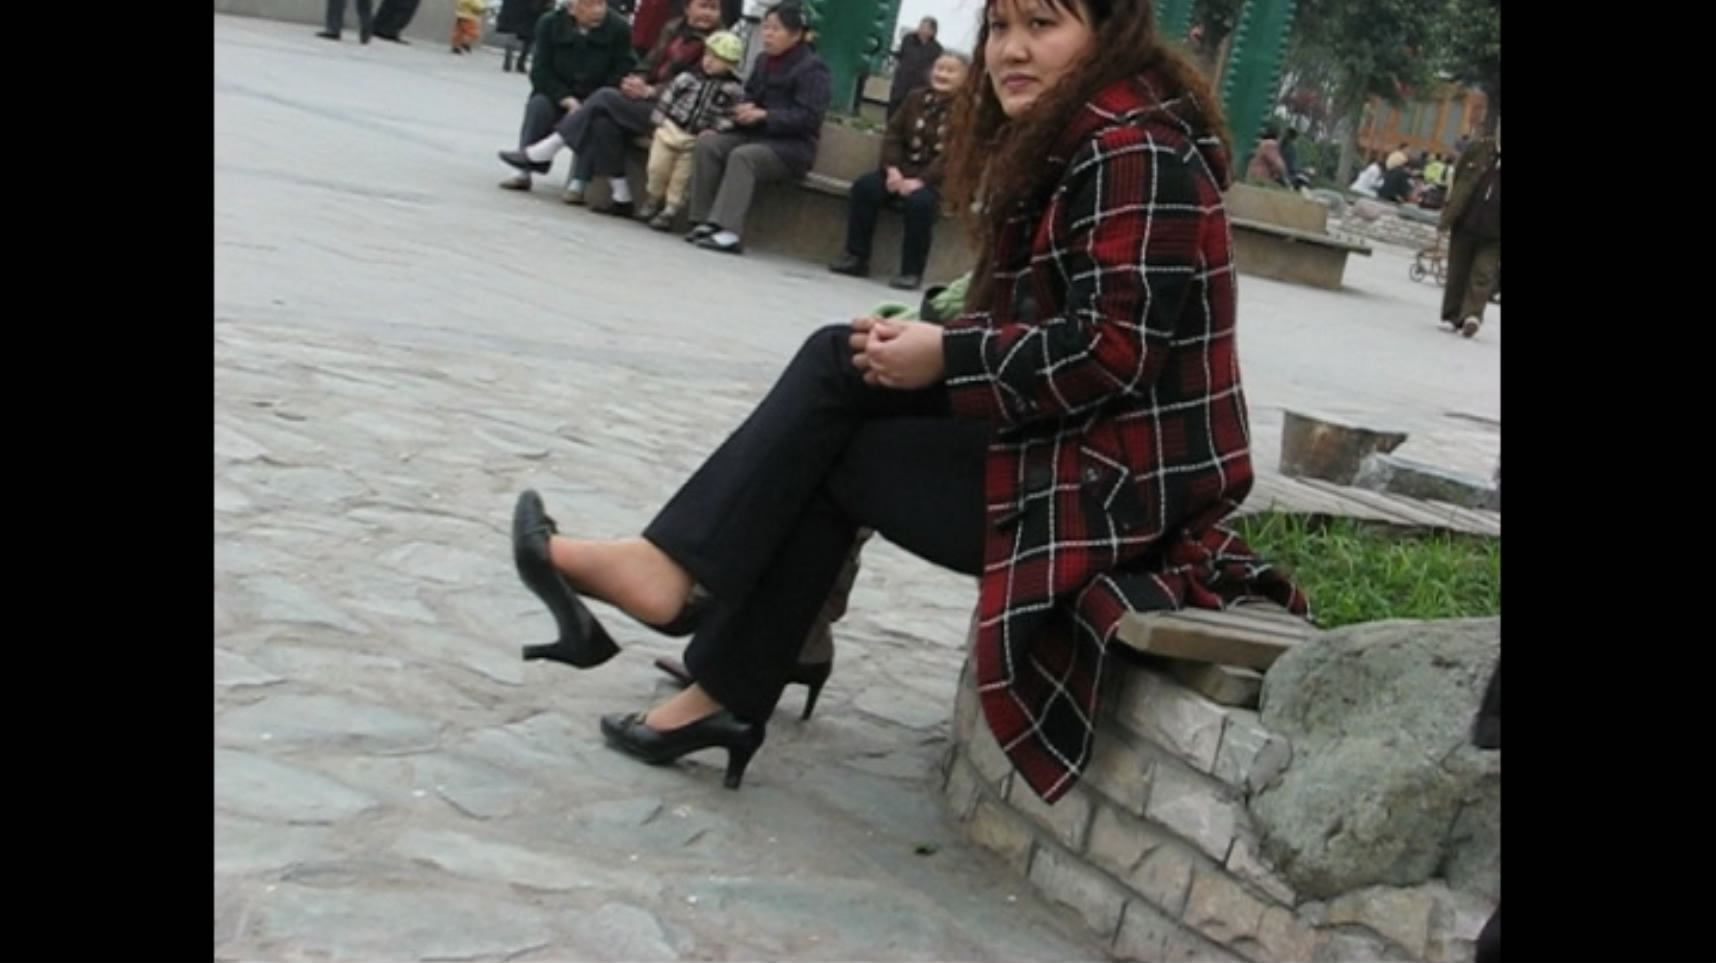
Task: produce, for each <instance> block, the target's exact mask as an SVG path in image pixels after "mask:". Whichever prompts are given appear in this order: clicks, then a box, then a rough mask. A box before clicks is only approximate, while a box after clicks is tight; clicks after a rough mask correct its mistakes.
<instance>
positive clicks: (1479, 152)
mask: <svg viewBox="0 0 1716 963" xmlns="http://www.w3.org/2000/svg"><path fill="white" fill-rule="evenodd" d="M1500 163H1501V148H1499V147H1497V146H1496V142H1495V138H1493V137H1481V138H1479V139H1477V140H1474V141H1472V142H1471V143H1470V144H1468V145H1466V149H1465V151H1463V152H1462V153H1461V154H1460V159H1459V160H1457V161H1455V162H1454V186H1453V187H1452V188H1451V189H1450V190H1449V191H1448V201H1447V203H1445V204H1443V205H1442V218H1441V224H1440V225H1439V226H1440V227H1441V229H1442V230H1444V231H1447V230H1452V229H1453V228H1455V227H1458V226H1460V222H1461V220H1463V219H1464V217H1465V214H1466V209H1467V208H1468V207H1470V206H1471V204H1472V198H1473V197H1474V196H1475V195H1476V194H1477V192H1478V188H1479V187H1480V186H1483V185H1484V181H1485V180H1486V179H1487V177H1488V175H1489V174H1490V173H1491V172H1492V171H1494V170H1495V169H1496V167H1497V166H1498V165H1499V164H1500ZM1498 193H1499V192H1498ZM1499 218H1500V215H1499V214H1498V215H1497V220H1498V229H1497V231H1496V237H1497V238H1500V237H1501V231H1500V230H1499Z"/></svg>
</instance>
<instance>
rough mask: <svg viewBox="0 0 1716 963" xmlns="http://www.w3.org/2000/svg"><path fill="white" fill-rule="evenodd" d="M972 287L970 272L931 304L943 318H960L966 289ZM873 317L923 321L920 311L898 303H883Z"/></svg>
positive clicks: (872, 314) (873, 311) (950, 283)
mask: <svg viewBox="0 0 1716 963" xmlns="http://www.w3.org/2000/svg"><path fill="white" fill-rule="evenodd" d="M970 285H971V273H970V272H969V271H968V272H966V273H965V274H962V275H960V276H959V277H958V278H955V279H954V280H953V281H951V282H949V283H948V285H947V287H945V288H943V289H942V290H940V291H937V292H936V294H935V297H932V298H930V304H932V305H934V306H935V312H936V315H937V316H938V317H941V318H944V319H945V318H954V317H958V316H959V313H960V310H961V309H962V308H964V306H965V289H966V288H967V287H969V286H970ZM870 315H871V317H876V318H887V319H888V320H890V321H921V320H923V319H922V318H920V317H918V309H917V308H915V307H912V306H911V305H909V304H901V303H900V302H898V301H883V302H882V303H881V304H878V305H876V307H875V308H874V309H872V310H871V312H870Z"/></svg>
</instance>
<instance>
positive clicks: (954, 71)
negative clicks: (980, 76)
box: [930, 57, 965, 94]
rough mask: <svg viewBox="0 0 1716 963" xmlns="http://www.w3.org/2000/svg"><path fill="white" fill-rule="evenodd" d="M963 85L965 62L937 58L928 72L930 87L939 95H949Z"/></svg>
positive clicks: (957, 59)
mask: <svg viewBox="0 0 1716 963" xmlns="http://www.w3.org/2000/svg"><path fill="white" fill-rule="evenodd" d="M963 83H965V61H963V60H960V59H959V58H958V57H938V58H937V59H936V62H935V67H934V68H933V69H931V70H930V87H932V88H934V89H935V90H936V91H937V92H939V93H944V94H945V93H949V92H951V91H954V90H958V89H959V85H960V84H963Z"/></svg>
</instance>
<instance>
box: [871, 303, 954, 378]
mask: <svg viewBox="0 0 1716 963" xmlns="http://www.w3.org/2000/svg"><path fill="white" fill-rule="evenodd" d="M851 343H852V363H853V364H854V365H856V366H857V367H858V370H859V371H862V372H863V373H864V381H865V382H866V383H868V384H873V385H881V386H882V387H884V388H898V389H902V390H907V391H909V390H914V389H917V388H927V387H929V386H930V385H933V384H935V383H936V382H938V381H940V380H942V377H943V375H945V374H946V371H945V368H944V365H943V359H942V352H941V328H940V327H938V326H937V325H933V324H929V323H927V322H924V321H890V320H888V319H886V318H858V319H856V320H854V321H853V322H852V339H851Z"/></svg>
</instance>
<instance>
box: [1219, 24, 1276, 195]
mask: <svg viewBox="0 0 1716 963" xmlns="http://www.w3.org/2000/svg"><path fill="white" fill-rule="evenodd" d="M1292 26H1293V0H1245V9H1244V10H1243V11H1241V13H1240V15H1239V25H1238V26H1237V27H1235V28H1234V31H1233V51H1232V52H1231V53H1230V54H1228V58H1227V69H1226V70H1225V72H1224V74H1223V76H1222V85H1221V100H1222V109H1223V110H1224V111H1225V112H1226V114H1227V122H1228V126H1229V133H1231V134H1232V135H1233V154H1234V169H1235V170H1237V171H1239V172H1240V173H1241V176H1243V173H1244V171H1245V166H1246V165H1247V164H1248V163H1250V162H1251V151H1252V149H1253V148H1254V147H1256V146H1257V135H1258V133H1259V132H1260V129H1261V128H1262V127H1263V124H1264V122H1265V121H1266V120H1268V118H1269V114H1270V111H1271V110H1272V109H1273V108H1274V107H1275V95H1276V93H1277V88H1278V85H1279V84H1280V82H1281V67H1282V61H1283V60H1284V59H1285V56H1286V52H1287V33H1288V31H1289V30H1290V29H1291V28H1292Z"/></svg>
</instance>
